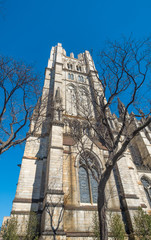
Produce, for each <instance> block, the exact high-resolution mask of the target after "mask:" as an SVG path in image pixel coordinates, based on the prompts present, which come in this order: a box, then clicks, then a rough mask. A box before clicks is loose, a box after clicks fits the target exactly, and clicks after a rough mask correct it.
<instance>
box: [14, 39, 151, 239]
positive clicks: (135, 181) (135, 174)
mask: <svg viewBox="0 0 151 240" xmlns="http://www.w3.org/2000/svg"><path fill="white" fill-rule="evenodd" d="M95 90H97V92H98V93H99V94H98V95H101V88H100V83H99V81H98V74H97V71H96V69H95V66H94V62H93V60H92V57H91V55H90V53H89V52H88V51H85V52H84V53H82V54H79V55H78V58H74V54H73V53H71V54H70V57H67V56H66V52H65V50H64V49H63V48H62V45H61V44H60V43H59V44H58V45H57V46H56V47H52V50H51V53H50V59H49V60H48V66H47V68H46V71H45V81H44V87H43V92H42V97H41V99H40V100H39V102H38V104H37V107H36V109H35V110H34V114H33V119H32V123H31V126H30V131H33V130H34V129H35V131H33V132H34V133H33V134H32V136H31V137H30V138H29V139H28V140H27V142H26V146H25V151H24V156H23V159H22V164H21V170H20V175H19V181H18V185H17V190H16V195H15V199H14V201H13V207H12V214H13V215H16V216H17V217H18V221H19V223H20V226H22V225H24V222H25V220H26V219H28V217H29V213H30V211H34V212H36V213H37V215H38V216H39V221H40V234H41V235H40V239H51V237H52V239H53V231H52V226H51V221H50V220H51V217H50V214H52V211H53V210H54V215H53V227H54V228H57V225H58V228H57V236H58V239H70V240H71V239H79V240H80V239H81V240H82V239H91V237H92V227H91V226H92V218H93V216H94V212H95V211H96V210H97V204H96V202H97V183H96V181H95V179H94V178H93V177H92V175H91V173H90V172H89V171H88V170H87V169H86V167H85V166H83V163H82V160H81V159H82V157H83V154H84V153H83V152H84V151H83V148H82V146H83V144H84V149H85V153H86V154H87V156H88V159H89V161H91V159H93V161H94V162H95V164H94V165H95V168H94V169H97V168H99V169H101V170H103V168H104V167H105V162H106V159H107V157H108V152H107V150H106V148H105V147H104V146H103V145H102V144H101V143H100V142H99V141H98V139H97V137H96V136H95V133H94V132H93V131H92V129H91V128H90V127H89V126H88V125H87V123H86V122H85V120H84V119H85V117H86V116H87V115H89V116H90V115H91V117H92V118H93V119H94V121H95V118H96V117H97V116H96V111H95V105H94V104H93V103H94V102H95V101H97V97H96V96H95V94H94V92H95ZM117 121H118V119H117ZM136 124H137V121H136ZM113 125H114V123H113ZM79 129H82V133H81V130H80V131H79ZM150 130H151V129H149V128H146V129H145V131H144V132H141V133H140V134H139V136H138V137H137V139H135V141H133V143H132V144H131V146H130V149H128V150H127V151H126V153H125V154H124V157H123V158H125V159H126V161H122V160H121V161H119V162H118V164H117V167H116V169H115V171H114V172H113V173H112V175H111V177H110V181H109V183H108V186H107V189H108V192H109V195H110V197H109V200H108V211H109V212H110V211H112V212H118V213H120V214H122V216H123V220H124V221H125V222H126V224H127V227H128V226H129V224H130V223H129V222H130V220H131V216H132V215H133V212H134V211H135V210H136V209H137V208H138V206H142V207H143V208H145V209H147V211H149V210H150V204H151V201H150V194H151V193H150V184H151V180H150V179H151V171H150V166H148V167H147V164H148V163H149V162H151V161H150V160H151V132H150ZM74 131H75V133H74V134H73V132H74ZM79 132H80V133H79ZM79 134H81V135H80V140H79ZM142 159H143V164H142V162H141V161H142ZM144 159H145V160H144ZM145 162H146V163H145ZM144 163H145V164H144ZM113 189H114V190H113ZM62 213H64V214H63V215H62ZM59 217H60V219H59ZM59 221H60V222H59ZM58 223H59V224H58Z"/></svg>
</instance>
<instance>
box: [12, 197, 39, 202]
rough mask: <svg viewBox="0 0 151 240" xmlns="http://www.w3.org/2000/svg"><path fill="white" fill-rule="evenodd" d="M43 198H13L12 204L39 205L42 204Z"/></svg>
mask: <svg viewBox="0 0 151 240" xmlns="http://www.w3.org/2000/svg"><path fill="white" fill-rule="evenodd" d="M42 201H43V198H40V199H35V198H14V200H13V202H14V203H39V202H42Z"/></svg>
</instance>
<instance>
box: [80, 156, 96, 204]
mask: <svg viewBox="0 0 151 240" xmlns="http://www.w3.org/2000/svg"><path fill="white" fill-rule="evenodd" d="M98 169H99V168H98V166H97V160H96V158H95V157H94V156H92V155H91V154H90V153H89V152H85V153H83V154H82V155H81V158H80V161H79V188H80V202H81V203H91V204H94V203H97V198H98V182H97V179H98V177H99V173H98Z"/></svg>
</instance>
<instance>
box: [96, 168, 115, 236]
mask: <svg viewBox="0 0 151 240" xmlns="http://www.w3.org/2000/svg"><path fill="white" fill-rule="evenodd" d="M112 169H113V165H111V166H108V167H107V168H106V170H105V172H104V173H103V175H102V177H101V179H100V182H99V185H98V215H99V224H100V240H108V229H107V218H106V208H107V205H106V198H105V187H106V184H107V182H108V180H109V177H110V174H111V171H112Z"/></svg>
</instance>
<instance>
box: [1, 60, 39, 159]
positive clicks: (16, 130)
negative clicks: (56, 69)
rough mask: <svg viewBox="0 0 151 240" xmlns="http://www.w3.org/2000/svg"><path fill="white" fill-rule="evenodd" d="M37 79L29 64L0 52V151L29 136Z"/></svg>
mask: <svg viewBox="0 0 151 240" xmlns="http://www.w3.org/2000/svg"><path fill="white" fill-rule="evenodd" d="M38 79H39V76H38V75H36V74H35V73H34V71H33V68H32V66H29V65H25V64H24V63H22V62H17V61H15V60H14V59H12V58H7V57H2V56H0V154H2V153H3V152H5V151H7V150H8V149H9V148H11V147H12V146H16V145H17V144H20V143H22V142H23V141H25V140H26V139H27V137H29V135H30V133H27V134H25V133H26V132H27V128H26V126H27V125H29V123H30V121H31V116H32V112H33V109H34V107H35V105H36V103H37V97H38V95H39V91H38V88H39V86H38V84H39V81H38Z"/></svg>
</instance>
